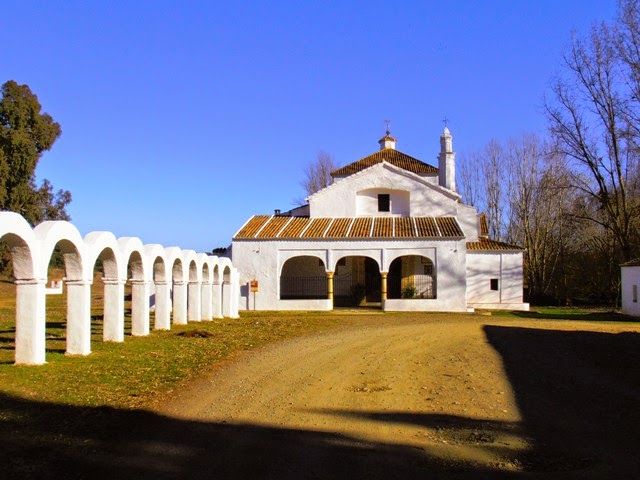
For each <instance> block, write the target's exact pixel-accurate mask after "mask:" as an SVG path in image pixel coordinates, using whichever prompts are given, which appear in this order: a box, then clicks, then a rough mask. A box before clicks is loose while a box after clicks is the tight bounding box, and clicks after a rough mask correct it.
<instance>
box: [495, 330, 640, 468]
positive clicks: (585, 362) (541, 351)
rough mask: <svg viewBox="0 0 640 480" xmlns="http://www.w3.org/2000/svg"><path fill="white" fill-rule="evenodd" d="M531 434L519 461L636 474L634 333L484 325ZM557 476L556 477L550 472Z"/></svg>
mask: <svg viewBox="0 0 640 480" xmlns="http://www.w3.org/2000/svg"><path fill="white" fill-rule="evenodd" d="M484 331H485V335H486V337H487V339H488V340H489V342H490V343H491V345H492V346H493V347H494V348H495V349H496V350H497V351H498V353H499V354H500V355H501V356H502V359H503V363H504V366H505V369H506V372H507V375H508V378H509V381H510V383H511V386H512V388H513V390H514V392H515V395H516V400H517V403H518V408H519V410H520V413H521V415H522V418H523V423H522V429H523V431H524V432H526V435H527V437H529V438H531V439H532V442H533V444H532V448H531V449H530V451H529V452H528V453H527V455H526V456H527V458H525V459H524V461H523V463H524V464H525V465H526V464H530V465H534V466H535V465H538V467H536V468H534V470H537V471H544V469H547V470H548V471H563V470H566V471H570V470H577V471H580V470H584V475H585V476H583V477H576V478H638V476H640V455H638V445H640V334H639V333H635V332H623V333H618V334H610V333H598V332H585V331H557V330H542V329H533V328H518V327H504V326H485V327H484ZM554 478H555V477H554Z"/></svg>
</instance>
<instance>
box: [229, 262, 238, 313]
mask: <svg viewBox="0 0 640 480" xmlns="http://www.w3.org/2000/svg"><path fill="white" fill-rule="evenodd" d="M229 287H230V288H229V290H230V292H229V316H230V317H231V318H240V315H239V313H238V310H239V308H240V273H239V272H238V269H237V268H233V269H232V270H231V284H230V285H229Z"/></svg>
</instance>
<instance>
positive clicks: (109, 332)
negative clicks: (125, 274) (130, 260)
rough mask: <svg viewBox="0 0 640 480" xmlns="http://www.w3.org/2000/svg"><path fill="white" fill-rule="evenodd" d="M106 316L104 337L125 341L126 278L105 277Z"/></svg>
mask: <svg viewBox="0 0 640 480" xmlns="http://www.w3.org/2000/svg"><path fill="white" fill-rule="evenodd" d="M102 281H103V282H104V317H103V321H102V339H103V340H104V341H105V342H124V285H125V284H126V283H127V281H126V280H118V279H117V278H104V279H103V280H102Z"/></svg>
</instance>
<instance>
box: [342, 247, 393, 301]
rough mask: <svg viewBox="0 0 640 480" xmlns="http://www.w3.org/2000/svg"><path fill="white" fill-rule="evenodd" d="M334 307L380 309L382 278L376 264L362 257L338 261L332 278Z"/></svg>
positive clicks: (368, 258)
mask: <svg viewBox="0 0 640 480" xmlns="http://www.w3.org/2000/svg"><path fill="white" fill-rule="evenodd" d="M333 291H334V302H333V303H334V306H336V307H354V306H355V307H380V304H381V299H382V294H381V292H382V276H381V275H380V267H379V265H378V262H377V261H376V260H374V259H373V258H370V257H365V256H362V255H356V256H349V257H343V258H341V259H340V260H338V262H337V264H336V268H335V273H334V277H333Z"/></svg>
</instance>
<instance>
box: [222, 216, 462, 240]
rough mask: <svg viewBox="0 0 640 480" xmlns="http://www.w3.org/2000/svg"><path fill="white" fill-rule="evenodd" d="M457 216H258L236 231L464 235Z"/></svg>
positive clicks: (261, 235)
mask: <svg viewBox="0 0 640 480" xmlns="http://www.w3.org/2000/svg"><path fill="white" fill-rule="evenodd" d="M463 237H464V233H463V232H462V229H461V228H460V225H459V224H458V222H457V220H456V219H455V218H454V217H349V218H309V217H287V216H268V215H256V216H254V217H252V218H251V219H249V221H247V223H246V224H245V225H244V226H243V227H242V228H241V229H240V230H239V231H238V233H236V234H235V236H234V237H233V239H234V240H249V239H261V240H265V239H279V240H287V239H297V238H300V239H307V240H311V239H341V238H349V239H354V238H355V239H375V238H400V239H411V238H463Z"/></svg>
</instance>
